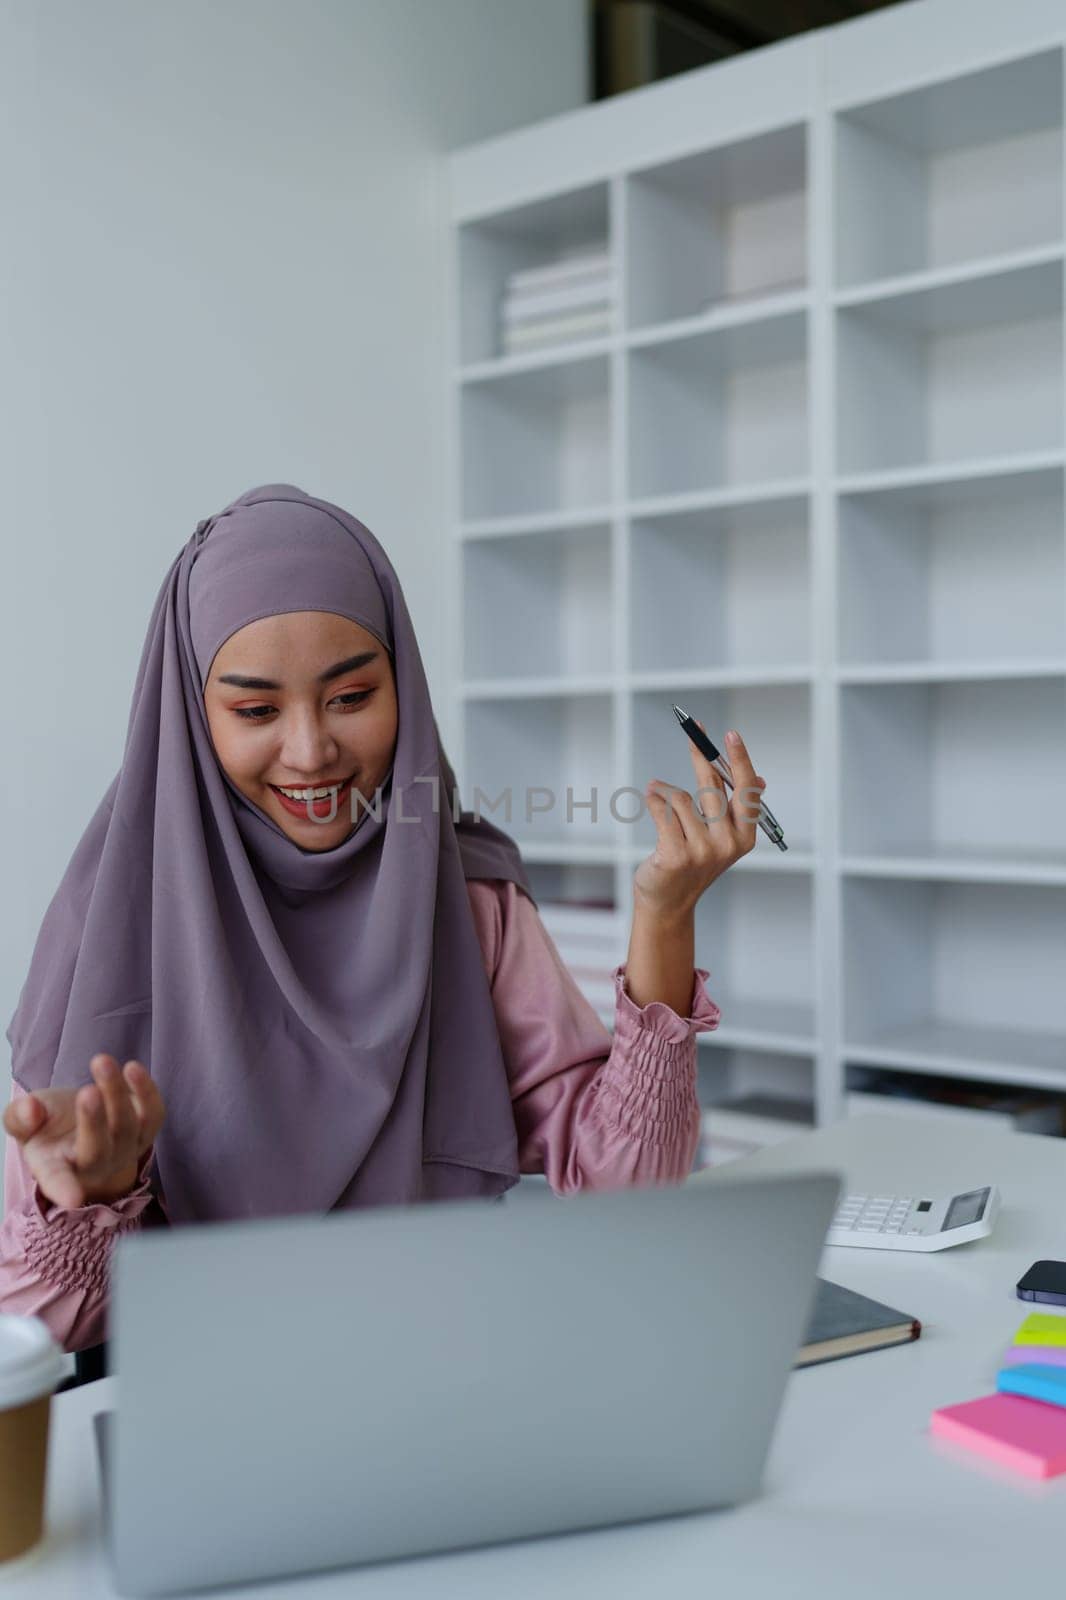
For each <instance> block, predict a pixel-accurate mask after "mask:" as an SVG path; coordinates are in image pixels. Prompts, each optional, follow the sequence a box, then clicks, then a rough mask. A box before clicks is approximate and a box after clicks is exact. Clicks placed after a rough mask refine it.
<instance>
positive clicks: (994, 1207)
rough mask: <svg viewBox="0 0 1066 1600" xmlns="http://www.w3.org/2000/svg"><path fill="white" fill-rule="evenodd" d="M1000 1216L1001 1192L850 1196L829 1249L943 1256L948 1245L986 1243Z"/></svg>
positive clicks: (990, 1187)
mask: <svg viewBox="0 0 1066 1600" xmlns="http://www.w3.org/2000/svg"><path fill="white" fill-rule="evenodd" d="M998 1214H999V1190H998V1189H997V1188H996V1186H995V1185H994V1184H988V1185H987V1186H986V1187H985V1188H984V1189H967V1191H966V1193H965V1194H950V1195H932V1196H929V1197H926V1198H923V1197H922V1196H920V1195H908V1194H849V1195H845V1196H844V1198H843V1200H842V1201H841V1202H840V1204H839V1206H838V1207H837V1211H836V1215H835V1216H834V1218H833V1221H832V1222H831V1224H830V1226H829V1232H828V1233H827V1234H826V1236H825V1242H826V1244H854V1245H859V1246H860V1247H861V1248H862V1249H864V1250H945V1249H947V1247H948V1245H952V1244H965V1243H966V1241H967V1240H968V1239H982V1238H984V1236H985V1234H988V1233H991V1232H992V1226H993V1224H994V1222H995V1220H996V1217H997V1216H998Z"/></svg>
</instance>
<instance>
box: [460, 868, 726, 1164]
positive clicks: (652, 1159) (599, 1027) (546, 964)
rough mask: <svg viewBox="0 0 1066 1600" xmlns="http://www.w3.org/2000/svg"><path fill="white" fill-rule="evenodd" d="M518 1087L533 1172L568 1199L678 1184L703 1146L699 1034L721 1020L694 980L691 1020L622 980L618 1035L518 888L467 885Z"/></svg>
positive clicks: (618, 976) (618, 972) (519, 1122)
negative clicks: (643, 1001) (641, 999)
mask: <svg viewBox="0 0 1066 1600" xmlns="http://www.w3.org/2000/svg"><path fill="white" fill-rule="evenodd" d="M467 891H468V894H469V896H470V902H471V906H472V908H473V911H474V920H475V923H476V926H477V929H478V936H479V939H480V942H481V948H482V956H483V959H484V963H485V971H486V976H487V977H488V979H489V985H490V989H491V993H492V998H493V1005H494V1009H495V1013H496V1023H497V1029H498V1031H499V1035H500V1043H501V1046H502V1048H503V1055H504V1061H505V1064H506V1068H507V1074H508V1079H509V1082H510V1086H511V1103H512V1106H513V1109H514V1116H515V1125H516V1128H517V1131H518V1144H519V1164H520V1167H521V1170H522V1171H523V1172H528V1173H543V1174H544V1175H545V1176H546V1177H547V1179H548V1182H549V1183H550V1184H551V1187H552V1188H553V1189H554V1190H555V1191H556V1193H558V1194H566V1193H569V1192H572V1191H574V1190H578V1189H610V1188H623V1187H628V1186H631V1185H639V1184H650V1183H680V1182H682V1181H683V1180H684V1179H685V1178H686V1177H687V1176H688V1174H689V1173H690V1172H691V1170H692V1163H693V1160H694V1159H695V1154H696V1148H697V1146H698V1144H699V1135H700V1110H699V1101H698V1098H697V1095H696V1049H697V1046H696V1034H697V1033H699V1032H701V1031H707V1030H710V1029H713V1028H716V1027H717V1026H718V1022H719V1019H720V1012H719V1009H718V1007H717V1006H716V1005H715V1003H714V1002H713V1001H712V1000H711V999H710V998H709V996H708V994H707V991H706V989H705V988H704V981H705V980H706V979H707V978H708V977H709V973H708V972H707V971H705V970H704V969H702V968H697V969H695V971H694V973H693V981H692V997H691V1002H690V1005H689V1013H688V1015H687V1016H685V1017H680V1016H678V1014H677V1013H676V1012H675V1011H673V1010H672V1009H671V1008H670V1007H669V1006H668V1005H666V1004H665V1003H664V1002H662V1001H658V1000H656V1001H652V1002H651V1003H650V1004H649V1005H646V1006H638V1005H637V1004H636V1003H635V1001H634V1000H633V999H632V997H631V996H630V995H629V993H628V992H627V990H626V976H625V967H624V965H622V966H619V967H617V968H616V969H615V972H614V986H615V1016H614V1034H613V1038H612V1035H611V1033H610V1032H609V1031H608V1030H607V1028H606V1027H605V1026H604V1024H603V1022H602V1021H601V1020H600V1017H599V1016H598V1015H597V1013H596V1011H595V1010H594V1009H593V1007H592V1005H591V1004H590V1003H589V1001H588V1000H587V999H586V997H585V996H584V995H583V994H582V992H581V990H580V989H579V988H578V986H577V984H576V982H575V981H574V979H573V977H572V976H571V974H570V972H569V970H568V969H567V967H566V966H565V964H564V963H563V961H562V958H561V957H560V955H559V952H558V950H557V949H556V947H555V944H554V942H553V941H552V938H551V936H550V934H549V933H548V931H547V929H546V928H545V926H544V924H543V922H542V921H541V919H540V916H539V914H538V912H537V908H536V906H535V905H534V904H533V903H532V901H531V900H530V899H529V897H528V896H527V895H526V894H524V893H523V891H522V890H521V889H520V888H518V886H517V885H516V884H514V883H510V882H504V881H503V880H498V879H492V880H487V879H486V880H480V879H477V880H471V881H470V882H468V884H467Z"/></svg>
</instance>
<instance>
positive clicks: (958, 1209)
mask: <svg viewBox="0 0 1066 1600" xmlns="http://www.w3.org/2000/svg"><path fill="white" fill-rule="evenodd" d="M987 1199H988V1190H987V1189H971V1191H970V1193H969V1194H957V1195H956V1196H955V1198H954V1200H952V1202H951V1205H950V1206H949V1207H948V1214H947V1216H946V1217H945V1218H944V1229H943V1231H944V1232H945V1233H946V1232H947V1231H948V1229H949V1228H965V1227H968V1226H969V1224H970V1223H971V1222H976V1221H977V1220H978V1218H979V1217H980V1215H981V1213H982V1211H983V1210H984V1209H985V1201H986V1200H987Z"/></svg>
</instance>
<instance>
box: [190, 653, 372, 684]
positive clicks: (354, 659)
mask: <svg viewBox="0 0 1066 1600" xmlns="http://www.w3.org/2000/svg"><path fill="white" fill-rule="evenodd" d="M380 654H381V652H380V651H379V650H364V651H363V653H362V654H361V655H358V656H349V657H348V659H347V661H338V662H337V665H336V666H335V667H327V668H326V670H325V672H320V673H319V675H318V682H319V683H329V681H330V679H331V678H339V677H340V675H341V673H342V672H355V671H356V670H357V669H358V668H359V667H365V666H366V665H367V663H368V662H370V661H376V660H377V658H378V656H379V655H380ZM215 681H216V683H232V684H233V685H234V686H235V687H236V688H238V689H282V688H284V684H281V683H275V682H274V680H273V678H246V677H244V676H243V675H242V674H241V673H239V672H226V673H223V674H222V675H221V676H220V677H219V678H216V680H215Z"/></svg>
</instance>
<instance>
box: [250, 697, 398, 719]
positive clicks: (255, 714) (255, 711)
mask: <svg viewBox="0 0 1066 1600" xmlns="http://www.w3.org/2000/svg"><path fill="white" fill-rule="evenodd" d="M373 692H374V691H373V690H372V689H353V690H352V692H351V693H350V694H339V695H338V696H337V704H338V705H341V704H346V705H348V706H349V708H350V709H351V710H353V711H354V710H355V709H356V708H357V707H358V706H361V705H362V703H363V701H364V700H367V699H369V697H370V695H371V694H373ZM274 709H275V708H274V706H235V707H234V710H235V711H236V713H237V715H238V716H239V717H248V718H250V719H251V721H253V722H263V721H264V720H265V716H264V713H266V715H269V713H270V712H271V711H273V710H274Z"/></svg>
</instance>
